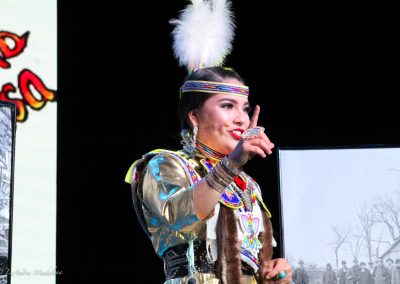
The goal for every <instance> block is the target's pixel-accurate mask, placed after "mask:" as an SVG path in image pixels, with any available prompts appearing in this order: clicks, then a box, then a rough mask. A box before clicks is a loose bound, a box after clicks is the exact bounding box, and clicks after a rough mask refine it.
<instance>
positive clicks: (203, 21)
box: [170, 0, 235, 70]
mask: <svg viewBox="0 0 400 284" xmlns="http://www.w3.org/2000/svg"><path fill="white" fill-rule="evenodd" d="M170 23H171V24H173V25H175V28H174V30H173V32H172V34H173V36H174V43H173V49H174V53H175V57H176V58H177V59H178V61H179V65H180V66H186V67H187V68H188V69H189V70H193V69H194V68H199V67H213V66H220V65H222V64H223V62H224V59H225V56H226V55H228V54H229V52H230V51H231V49H232V40H233V37H234V28H235V24H234V22H233V15H232V12H231V11H230V2H229V1H228V0H191V4H189V5H188V6H186V8H185V9H184V10H183V11H182V12H181V13H180V15H179V19H173V20H171V21H170Z"/></svg>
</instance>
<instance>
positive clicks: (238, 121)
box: [233, 111, 246, 125]
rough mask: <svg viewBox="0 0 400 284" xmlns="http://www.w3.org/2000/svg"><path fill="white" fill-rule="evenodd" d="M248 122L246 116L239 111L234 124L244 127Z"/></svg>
mask: <svg viewBox="0 0 400 284" xmlns="http://www.w3.org/2000/svg"><path fill="white" fill-rule="evenodd" d="M245 122H246V114H245V113H243V112H241V111H238V112H237V114H236V115H235V119H234V120H233V123H235V124H236V125H243V124H244V123H245Z"/></svg>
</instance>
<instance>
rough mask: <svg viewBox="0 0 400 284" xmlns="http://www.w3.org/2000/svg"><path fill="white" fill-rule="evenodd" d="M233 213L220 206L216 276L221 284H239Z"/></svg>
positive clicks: (236, 239)
mask: <svg viewBox="0 0 400 284" xmlns="http://www.w3.org/2000/svg"><path fill="white" fill-rule="evenodd" d="M237 235H238V232H237V227H236V220H235V213H234V212H233V210H232V209H230V208H228V207H226V206H223V205H221V206H220V209H219V216H218V223H217V239H218V265H217V275H218V277H219V278H220V279H221V280H222V283H223V284H240V282H241V278H242V268H241V266H242V264H241V259H240V243H239V240H238V237H237Z"/></svg>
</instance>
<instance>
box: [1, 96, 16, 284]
mask: <svg viewBox="0 0 400 284" xmlns="http://www.w3.org/2000/svg"><path fill="white" fill-rule="evenodd" d="M13 124H14V119H13V108H12V106H11V105H10V104H5V103H3V102H0V284H4V283H9V282H8V277H9V273H8V272H9V263H10V261H9V259H10V255H9V252H10V240H9V237H10V199H11V193H12V177H13V162H12V161H13V139H14V136H13V133H14V131H13V129H14V127H13Z"/></svg>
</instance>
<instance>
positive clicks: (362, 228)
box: [278, 146, 400, 284]
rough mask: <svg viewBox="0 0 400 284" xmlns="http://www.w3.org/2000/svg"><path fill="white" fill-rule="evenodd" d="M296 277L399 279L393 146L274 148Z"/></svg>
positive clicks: (365, 282) (371, 282) (317, 281)
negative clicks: (277, 149) (277, 151)
mask: <svg viewBox="0 0 400 284" xmlns="http://www.w3.org/2000/svg"><path fill="white" fill-rule="evenodd" d="M278 163H279V183H280V188H279V190H280V194H281V209H282V231H283V232H282V235H283V237H282V239H283V242H284V254H285V257H286V258H288V260H289V261H290V263H291V265H292V266H293V282H294V283H296V284H400V148H399V147H397V146H396V147H378V146H376V147H374V146H371V147H360V148H351V149H350V148H348V149H337V148H336V149H293V148H288V149H284V148H282V149H279V155H278Z"/></svg>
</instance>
